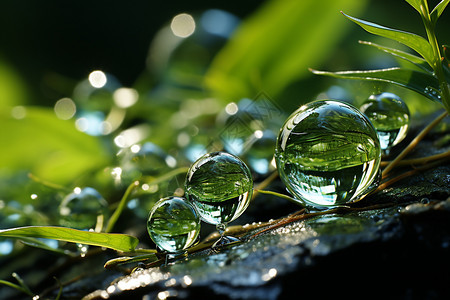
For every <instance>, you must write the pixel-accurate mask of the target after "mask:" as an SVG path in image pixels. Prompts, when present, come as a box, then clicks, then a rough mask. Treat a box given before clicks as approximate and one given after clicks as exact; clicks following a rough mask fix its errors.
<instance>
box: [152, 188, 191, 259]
mask: <svg viewBox="0 0 450 300" xmlns="http://www.w3.org/2000/svg"><path fill="white" fill-rule="evenodd" d="M147 230H148V233H149V235H150V238H151V239H152V240H153V242H154V243H155V244H156V245H157V246H158V247H159V248H160V249H161V250H163V251H166V252H168V253H180V252H183V251H184V250H186V249H187V248H189V247H190V246H192V245H193V244H194V242H195V241H196V240H197V237H198V235H199V233H200V216H199V215H198V213H197V212H196V210H195V209H194V207H192V205H191V204H190V203H189V202H187V201H186V199H184V198H181V197H175V196H172V197H167V198H163V199H161V200H159V201H158V202H156V203H155V205H154V206H153V208H152V210H151V212H150V215H149V218H148V221H147Z"/></svg>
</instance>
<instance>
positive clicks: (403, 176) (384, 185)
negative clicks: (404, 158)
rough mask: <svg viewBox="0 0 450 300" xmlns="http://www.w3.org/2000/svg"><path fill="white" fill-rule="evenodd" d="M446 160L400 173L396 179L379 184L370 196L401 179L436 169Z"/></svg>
mask: <svg viewBox="0 0 450 300" xmlns="http://www.w3.org/2000/svg"><path fill="white" fill-rule="evenodd" d="M446 159H447V158H445V159H442V160H436V161H435V162H433V163H431V164H427V165H425V166H421V167H418V168H414V169H413V170H410V171H408V172H405V173H402V174H400V175H398V176H396V177H394V178H392V179H390V180H388V181H386V182H384V183H382V184H380V185H379V186H378V187H377V188H376V189H375V190H374V191H373V192H371V194H375V193H377V192H379V191H382V190H384V189H385V188H387V187H388V186H390V185H392V184H394V183H396V182H397V181H400V180H402V179H404V178H407V177H409V176H412V175H414V174H417V173H419V172H421V171H425V170H428V169H431V168H434V167H438V166H439V165H441V164H442V163H443V162H445V161H446Z"/></svg>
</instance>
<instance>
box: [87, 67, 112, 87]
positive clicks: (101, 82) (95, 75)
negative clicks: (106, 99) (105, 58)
mask: <svg viewBox="0 0 450 300" xmlns="http://www.w3.org/2000/svg"><path fill="white" fill-rule="evenodd" d="M107 81H108V80H107V79H106V74H105V73H103V72H102V71H93V72H92V73H91V74H89V83H90V84H91V85H92V86H93V87H95V88H102V87H104V86H105V84H106V82H107Z"/></svg>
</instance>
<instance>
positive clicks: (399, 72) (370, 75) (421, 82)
mask: <svg viewBox="0 0 450 300" xmlns="http://www.w3.org/2000/svg"><path fill="white" fill-rule="evenodd" d="M311 71H312V72H313V73H314V74H317V75H327V76H332V77H336V78H345V79H362V80H370V81H383V82H388V83H392V84H396V85H399V86H401V87H405V88H408V89H410V90H413V91H415V92H418V93H419V94H422V95H423V96H425V97H427V98H429V99H431V100H433V101H437V102H441V97H440V94H439V82H438V81H437V79H436V78H435V77H433V76H431V75H428V74H426V73H423V72H418V71H413V70H406V69H400V68H389V69H381V70H370V71H344V72H326V71H317V70H311Z"/></svg>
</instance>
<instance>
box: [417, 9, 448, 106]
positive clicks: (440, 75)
mask: <svg viewBox="0 0 450 300" xmlns="http://www.w3.org/2000/svg"><path fill="white" fill-rule="evenodd" d="M423 2H424V5H422V6H421V9H422V12H421V16H422V21H423V24H424V26H425V30H426V32H427V37H428V42H429V43H430V45H431V48H432V50H433V54H434V55H433V56H434V57H433V58H434V61H433V64H432V65H431V67H432V68H433V70H434V73H435V76H436V77H437V79H438V81H439V88H440V92H441V97H442V104H443V105H444V107H445V109H446V110H447V112H449V113H450V90H449V86H448V83H447V79H446V78H445V74H444V69H443V68H442V62H441V57H442V56H441V51H440V49H439V43H438V41H437V38H436V34H435V30H434V29H435V28H434V27H435V24H434V23H433V21H432V20H431V15H430V12H429V9H428V3H427V1H423Z"/></svg>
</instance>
